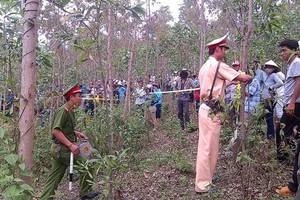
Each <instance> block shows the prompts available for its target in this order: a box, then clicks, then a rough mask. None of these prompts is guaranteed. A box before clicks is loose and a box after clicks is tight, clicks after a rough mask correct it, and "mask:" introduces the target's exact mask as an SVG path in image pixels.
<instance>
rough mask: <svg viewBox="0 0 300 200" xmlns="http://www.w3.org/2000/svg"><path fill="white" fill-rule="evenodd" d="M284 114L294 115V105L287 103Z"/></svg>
mask: <svg viewBox="0 0 300 200" xmlns="http://www.w3.org/2000/svg"><path fill="white" fill-rule="evenodd" d="M286 112H287V113H288V114H294V112H295V104H294V103H289V105H288V107H287V108H286Z"/></svg>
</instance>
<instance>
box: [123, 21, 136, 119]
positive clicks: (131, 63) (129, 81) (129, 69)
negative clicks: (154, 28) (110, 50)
mask: <svg viewBox="0 0 300 200" xmlns="http://www.w3.org/2000/svg"><path fill="white" fill-rule="evenodd" d="M133 23H134V31H133V34H134V35H133V41H132V46H131V53H130V60H129V64H128V75H127V76H128V79H127V88H126V99H125V105H124V110H123V120H124V121H125V122H126V115H127V110H129V107H130V106H129V104H130V83H131V72H132V68H133V62H134V57H135V45H136V32H137V24H136V20H134V22H133Z"/></svg>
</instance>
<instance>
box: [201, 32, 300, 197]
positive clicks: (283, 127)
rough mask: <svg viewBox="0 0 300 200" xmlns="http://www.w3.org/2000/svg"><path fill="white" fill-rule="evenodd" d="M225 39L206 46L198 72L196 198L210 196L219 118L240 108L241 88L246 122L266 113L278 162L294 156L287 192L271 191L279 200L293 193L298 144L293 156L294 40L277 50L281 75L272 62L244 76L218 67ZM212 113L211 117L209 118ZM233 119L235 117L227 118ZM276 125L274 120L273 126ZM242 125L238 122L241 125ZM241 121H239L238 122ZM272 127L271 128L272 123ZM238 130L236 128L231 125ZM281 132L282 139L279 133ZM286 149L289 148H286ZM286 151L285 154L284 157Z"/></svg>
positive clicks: (299, 109) (297, 100)
mask: <svg viewBox="0 0 300 200" xmlns="http://www.w3.org/2000/svg"><path fill="white" fill-rule="evenodd" d="M226 38H227V36H224V37H222V38H219V39H216V40H214V41H212V42H211V43H209V44H207V47H208V52H209V58H208V60H207V61H206V63H205V64H204V65H203V66H202V67H201V69H200V71H199V80H200V101H201V102H202V104H201V106H200V109H199V141H198V152H197V161H196V180H195V191H196V193H197V194H203V193H206V192H210V191H214V188H213V187H212V182H213V176H214V172H215V168H216V164H217V158H218V147H219V135H220V132H221V120H220V114H221V113H222V112H232V110H228V109H227V110H226V109H224V106H222V103H221V101H223V100H224V101H225V105H226V104H227V105H230V104H233V103H237V104H239V105H240V96H241V92H243V91H241V83H244V84H246V87H245V88H246V89H245V90H246V91H244V92H245V94H246V99H245V111H246V115H245V118H246V120H250V121H251V120H252V117H253V115H254V114H255V113H256V112H258V109H259V107H260V106H262V107H263V108H264V110H267V111H266V112H265V115H264V120H265V123H266V125H267V130H266V133H263V134H262V136H264V135H266V137H267V139H269V140H271V141H274V139H275V138H276V145H277V159H278V161H279V162H280V163H283V164H286V165H289V164H291V162H290V160H289V156H290V155H295V157H294V162H293V164H294V166H293V181H292V182H291V183H289V184H288V186H285V187H282V188H280V189H276V193H278V194H280V195H286V194H292V193H295V192H297V189H298V186H299V184H298V180H299V178H300V177H297V174H300V171H299V163H298V161H299V152H300V141H299V140H298V141H297V148H296V150H295V152H294V153H295V154H293V153H292V151H293V148H291V146H292V145H293V143H292V141H293V140H294V139H296V140H297V139H298V137H299V135H298V133H299V127H300V58H299V43H298V41H297V40H284V41H282V42H281V43H280V44H279V50H280V53H281V57H282V60H283V61H284V62H285V67H286V71H287V72H286V74H284V73H283V72H282V71H281V68H280V67H279V66H278V64H276V63H275V62H274V61H272V60H269V61H267V62H265V63H264V64H261V63H260V62H259V61H258V60H254V61H253V62H252V63H250V66H249V67H248V70H247V72H246V73H247V74H246V73H243V72H242V71H241V66H240V63H239V62H238V61H234V62H232V64H231V66H229V65H227V64H225V63H223V62H222V59H223V58H224V57H225V52H226V51H227V50H228V49H229V47H228V46H227V43H226ZM210 113H214V114H215V115H210ZM230 116H231V117H232V118H235V117H237V115H236V113H233V115H232V114H231V115H230ZM274 119H275V120H274ZM240 120H241V119H240ZM242 120H243V119H242ZM274 122H275V123H274ZM234 125H235V126H238V124H237V123H236V124H234ZM281 131H283V136H282V135H281V134H280V132H281ZM288 145H289V147H290V148H287V146H288ZM286 149H289V150H288V151H286ZM297 197H299V198H300V190H298V193H297Z"/></svg>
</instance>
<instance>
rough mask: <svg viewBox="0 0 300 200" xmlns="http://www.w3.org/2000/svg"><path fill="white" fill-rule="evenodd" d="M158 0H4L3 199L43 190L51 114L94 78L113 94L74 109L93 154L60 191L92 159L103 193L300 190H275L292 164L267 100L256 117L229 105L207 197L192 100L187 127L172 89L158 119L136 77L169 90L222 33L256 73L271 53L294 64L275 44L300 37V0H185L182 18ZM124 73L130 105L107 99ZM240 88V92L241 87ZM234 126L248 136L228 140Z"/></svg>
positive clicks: (64, 192)
mask: <svg viewBox="0 0 300 200" xmlns="http://www.w3.org/2000/svg"><path fill="white" fill-rule="evenodd" d="M165 1H167V0H165ZM159 2H160V1H159V0H145V1H142V0H130V1H129V0H17V1H11V0H1V1H0V82H1V84H0V95H1V101H0V108H1V110H0V139H1V140H2V142H3V143H2V144H1V145H0V157H1V160H0V166H1V172H0V199H5V200H6V199H7V200H10V199H13V200H27V199H39V198H40V197H41V195H42V192H43V189H44V187H45V183H46V181H47V178H48V176H49V174H50V172H51V167H52V155H51V153H50V146H51V145H52V143H53V140H52V135H51V123H52V120H53V118H54V112H55V111H56V110H57V109H58V108H59V107H60V106H62V105H63V104H64V101H65V100H64V98H63V94H64V93H65V91H66V90H67V88H70V87H71V86H72V85H74V84H75V83H78V84H80V85H83V86H87V87H88V86H89V85H90V83H91V82H93V83H101V84H103V85H102V86H103V87H104V88H108V89H107V91H108V92H107V93H108V94H106V90H105V89H104V96H105V97H101V98H103V100H102V101H101V102H99V101H97V98H95V99H92V101H93V102H94V106H95V107H94V110H93V113H88V112H84V108H82V107H79V108H77V109H76V110H75V111H74V112H75V115H76V130H79V131H81V132H83V133H85V134H86V135H87V137H88V138H89V142H90V143H91V145H92V147H93V153H92V155H91V157H90V159H89V160H88V161H86V162H82V163H80V164H79V165H78V166H75V169H74V177H73V179H74V180H73V189H72V190H71V191H70V190H69V189H68V184H69V169H68V170H67V171H68V172H66V173H65V176H64V177H63V179H62V181H61V183H60V184H59V188H58V190H57V191H56V193H55V195H54V199H62V200H64V199H65V200H69V199H78V198H79V182H80V181H79V173H82V172H88V171H89V170H90V169H92V170H93V171H95V174H93V175H92V174H90V176H92V178H93V181H91V182H90V184H91V186H92V188H93V190H95V191H99V192H100V193H101V194H100V195H99V196H98V197H97V198H95V199H149V200H150V199H187V200H188V199H203V200H204V199H220V200H221V199H222V200H223V199H225V200H226V199H294V198H295V195H290V196H280V195H278V194H276V192H275V189H276V188H278V187H281V186H285V185H286V184H287V183H288V182H289V181H291V179H292V171H291V170H290V169H289V166H287V165H285V164H281V163H278V161H277V160H276V142H275V141H274V140H268V139H267V138H266V137H265V136H262V135H261V134H260V133H261V132H264V131H266V129H267V127H266V123H265V121H264V120H260V119H261V118H262V116H263V115H264V114H265V110H263V109H261V110H260V111H259V112H258V113H256V114H255V116H254V122H255V123H248V122H247V121H245V120H241V119H243V118H242V117H238V118H239V119H240V120H239V121H232V119H231V116H230V115H226V114H224V116H223V119H224V123H223V126H222V129H221V134H220V148H219V158H218V162H217V169H216V173H215V174H216V176H217V180H216V181H215V183H214V185H216V186H217V188H218V190H217V191H216V192H214V193H206V194H202V195H198V194H196V193H195V165H196V156H197V145H198V136H199V131H198V114H197V113H198V111H197V110H196V109H195V108H194V105H193V104H191V105H190V117H191V122H190V123H189V124H188V125H187V127H186V129H185V130H182V129H181V127H180V124H179V120H178V118H177V103H176V100H175V99H174V95H173V94H172V93H165V94H163V98H162V99H163V100H162V108H161V110H162V112H161V122H160V124H159V126H158V127H157V128H155V129H153V127H152V126H151V124H149V122H147V119H146V118H145V117H144V114H143V113H142V112H140V111H139V110H138V109H137V108H136V107H135V103H134V101H135V96H134V94H133V92H132V91H133V90H134V87H135V83H137V81H138V80H142V81H143V82H144V83H145V84H144V86H146V85H147V84H146V83H148V82H149V81H150V79H152V78H154V79H155V81H156V82H157V83H158V84H160V85H161V90H162V91H164V89H165V86H166V84H167V81H168V78H169V77H171V76H172V75H173V73H174V71H180V70H182V69H183V68H185V69H187V70H188V71H189V72H190V74H193V75H194V74H195V75H198V73H199V70H200V68H201V66H202V65H203V64H204V62H205V61H206V60H207V58H208V50H207V48H205V45H206V44H207V43H209V42H211V41H212V40H214V39H217V38H220V37H222V36H224V35H225V34H228V38H227V44H228V46H229V47H230V49H229V50H228V51H227V52H226V57H225V59H224V60H223V61H224V62H225V63H227V64H228V65H230V64H231V63H232V62H233V61H236V60H238V61H239V62H240V63H241V70H242V71H244V72H247V70H248V68H249V67H250V63H252V62H253V61H259V62H260V63H265V62H267V61H268V60H273V61H275V62H276V63H277V64H278V65H279V67H280V69H281V71H282V72H283V73H286V62H285V61H283V60H282V58H281V55H280V51H279V47H278V45H279V43H280V42H281V41H282V40H284V39H293V40H297V41H299V40H300V34H299V33H300V26H299V22H300V15H299V10H300V1H299V0H256V1H253V0H247V1H246V0H241V1H239V0H206V1H204V0H182V2H181V4H180V5H179V16H178V17H176V16H172V13H171V11H170V7H169V6H159V5H160V4H159ZM170 2H171V0H170ZM116 80H122V81H123V83H127V88H126V98H125V100H124V104H116V103H114V101H113V100H109V97H111V98H112V97H113V91H114V88H113V85H114V84H115V83H116V82H115V81H116ZM241 91H242V92H241V101H243V100H244V98H245V92H244V91H245V86H244V85H242V90H241ZM10 98H11V102H12V104H11V106H10V105H8V104H7V100H9V99H10ZM101 98H100V99H101ZM107 98H108V99H107ZM242 105H243V104H242ZM230 106H231V107H230ZM239 106H240V103H239V102H234V104H230V105H228V107H230V109H232V108H234V109H238V108H239ZM8 108H9V109H8ZM240 115H241V116H244V110H243V109H241V111H240ZM237 127H240V129H239V131H241V132H242V133H241V137H242V144H241V145H240V146H238V147H236V146H229V145H228V144H229V141H230V139H231V138H232V136H233V133H234V132H235V130H237V129H238V128H237Z"/></svg>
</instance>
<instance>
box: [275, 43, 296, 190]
mask: <svg viewBox="0 0 300 200" xmlns="http://www.w3.org/2000/svg"><path fill="white" fill-rule="evenodd" d="M279 48H280V52H281V57H282V59H283V60H284V61H286V62H287V74H286V81H285V84H284V102H285V108H284V109H283V115H282V117H281V119H280V124H285V126H284V127H283V132H284V136H283V137H281V136H280V131H281V128H280V124H279V125H278V127H277V128H276V143H277V159H278V160H279V162H285V161H287V158H288V155H287V153H286V152H283V151H284V150H283V149H284V148H285V147H284V146H283V144H285V145H287V144H288V145H291V142H290V141H291V137H296V138H298V132H299V129H300V58H298V56H297V53H299V44H298V41H297V40H284V41H282V42H281V43H280V44H279ZM293 133H294V134H293ZM299 153H300V141H299V140H298V144H297V149H296V154H295V162H294V169H293V182H290V183H289V184H288V186H285V187H282V188H281V189H276V193H278V194H282V195H286V194H293V193H295V192H297V188H298V185H299V184H298V179H297V171H298V170H299V165H298V161H299V155H300V154H299Z"/></svg>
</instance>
